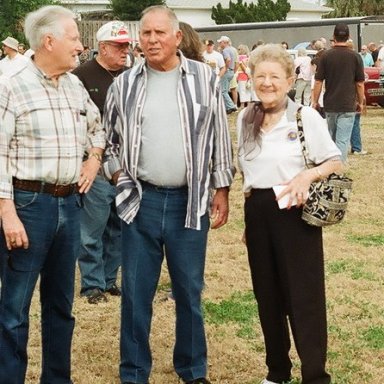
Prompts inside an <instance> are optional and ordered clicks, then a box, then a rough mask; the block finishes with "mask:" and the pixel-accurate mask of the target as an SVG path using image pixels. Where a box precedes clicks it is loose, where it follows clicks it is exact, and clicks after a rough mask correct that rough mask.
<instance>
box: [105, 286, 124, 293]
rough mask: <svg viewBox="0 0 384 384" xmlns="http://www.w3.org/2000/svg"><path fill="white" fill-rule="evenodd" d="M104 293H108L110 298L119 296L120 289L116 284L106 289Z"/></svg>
mask: <svg viewBox="0 0 384 384" xmlns="http://www.w3.org/2000/svg"><path fill="white" fill-rule="evenodd" d="M105 292H108V293H109V294H110V295H111V296H121V289H120V288H119V287H118V286H117V285H116V284H113V285H112V286H111V287H109V288H108V289H106V290H105Z"/></svg>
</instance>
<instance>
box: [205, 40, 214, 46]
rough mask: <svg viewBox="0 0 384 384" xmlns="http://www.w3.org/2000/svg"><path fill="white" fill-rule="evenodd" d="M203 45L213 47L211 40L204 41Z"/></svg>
mask: <svg viewBox="0 0 384 384" xmlns="http://www.w3.org/2000/svg"><path fill="white" fill-rule="evenodd" d="M205 45H215V43H214V42H213V40H205Z"/></svg>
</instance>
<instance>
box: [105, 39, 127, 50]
mask: <svg viewBox="0 0 384 384" xmlns="http://www.w3.org/2000/svg"><path fill="white" fill-rule="evenodd" d="M103 43H104V44H106V45H111V46H112V47H115V48H116V49H118V50H119V51H124V50H125V49H128V48H129V43H112V42H109V41H103Z"/></svg>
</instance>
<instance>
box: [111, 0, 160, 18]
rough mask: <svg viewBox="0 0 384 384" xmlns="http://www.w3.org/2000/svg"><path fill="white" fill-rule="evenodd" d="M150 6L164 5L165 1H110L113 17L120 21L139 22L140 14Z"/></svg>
mask: <svg viewBox="0 0 384 384" xmlns="http://www.w3.org/2000/svg"><path fill="white" fill-rule="evenodd" d="M151 5H165V0H140V1H138V0H111V4H110V7H111V8H112V12H113V15H114V16H115V17H117V18H118V19H120V20H126V21H136V20H140V16H141V12H143V10H144V9H145V8H147V7H149V6H151Z"/></svg>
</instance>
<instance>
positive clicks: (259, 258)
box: [238, 44, 342, 384]
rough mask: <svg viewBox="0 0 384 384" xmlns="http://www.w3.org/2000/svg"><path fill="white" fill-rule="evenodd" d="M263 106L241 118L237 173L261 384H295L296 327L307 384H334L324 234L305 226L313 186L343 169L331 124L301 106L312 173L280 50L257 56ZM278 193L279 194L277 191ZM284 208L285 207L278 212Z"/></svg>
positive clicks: (253, 64) (289, 64) (287, 62)
mask: <svg viewBox="0 0 384 384" xmlns="http://www.w3.org/2000/svg"><path fill="white" fill-rule="evenodd" d="M249 66H250V69H251V72H252V79H253V84H254V88H255V91H256V95H257V96H258V98H259V99H260V103H256V105H251V106H249V107H247V108H246V109H244V110H243V111H242V112H241V113H240V114H239V118H238V141H239V152H238V160H239V167H240V169H241V171H242V174H243V179H244V186H243V190H244V193H245V206H244V211H245V242H246V245H247V250H248V259H249V265H250V270H251V275H252V283H253V289H254V293H255V297H256V300H257V303H258V309H259V317H260V322H261V326H262V330H263V334H264V340H265V348H266V355H267V356H266V364H267V367H268V374H267V376H266V379H264V380H263V384H274V383H277V384H281V383H283V382H287V381H289V380H290V379H291V368H292V363H291V360H290V358H289V349H290V337H289V326H290V328H291V331H292V334H293V338H294V341H295V346H296V349H297V352H298V355H299V357H300V360H301V373H302V383H303V384H310V383H311V384H312V383H316V384H329V383H330V380H331V379H330V376H329V374H328V373H327V372H326V370H325V361H326V350H327V325H326V308H325V289H324V262H323V245H322V244H323V242H322V231H321V228H319V227H312V226H310V225H308V224H307V223H306V222H304V220H302V219H301V213H302V205H303V204H304V203H305V200H306V197H307V195H308V189H309V186H310V184H311V183H312V182H313V181H315V180H318V179H320V178H322V177H326V176H328V175H329V174H331V173H332V172H339V171H340V170H341V168H342V162H341V160H340V151H339V149H338V148H337V147H336V145H335V143H334V142H333V141H332V139H331V137H330V136H329V133H328V129H327V127H326V122H325V120H323V119H322V118H321V117H320V115H319V114H318V113H317V111H315V110H314V109H312V108H310V107H303V108H302V111H301V115H302V121H303V125H304V133H305V141H306V146H307V150H308V152H309V153H308V158H309V160H310V161H311V162H312V163H313V165H314V167H313V168H311V169H306V167H305V163H304V158H303V155H302V151H301V144H300V140H299V134H298V129H297V123H296V112H297V109H298V107H299V105H298V104H296V103H294V102H293V101H291V100H290V99H289V98H288V97H287V93H288V91H289V89H290V88H291V86H292V84H293V82H294V80H295V76H294V63H293V60H292V58H291V57H290V55H289V53H287V52H286V51H285V49H283V48H282V47H281V46H280V45H277V44H276V45H275V44H267V45H264V46H260V47H258V48H257V49H256V50H255V51H253V52H252V53H251V56H250V60H249ZM274 190H276V192H274ZM279 203H280V206H279Z"/></svg>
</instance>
